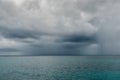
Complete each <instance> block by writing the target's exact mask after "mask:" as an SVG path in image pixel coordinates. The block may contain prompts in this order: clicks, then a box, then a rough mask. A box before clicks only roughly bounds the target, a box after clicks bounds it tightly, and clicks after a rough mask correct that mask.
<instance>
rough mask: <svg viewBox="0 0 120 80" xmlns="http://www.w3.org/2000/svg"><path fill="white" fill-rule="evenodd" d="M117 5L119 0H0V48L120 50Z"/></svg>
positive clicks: (85, 51)
mask: <svg viewBox="0 0 120 80" xmlns="http://www.w3.org/2000/svg"><path fill="white" fill-rule="evenodd" d="M119 5H120V1H119V0H116V1H114V0H62V1H61V0H20V1H18V0H0V52H1V53H2V55H3V52H8V54H9V55H10V54H11V52H13V53H16V55H18V54H17V53H19V55H106V54H112V55H113V54H119V52H120V51H119V50H118V49H119V46H120V44H119V40H120V38H119V25H120V24H119V21H120V16H119V14H120V11H119V7H120V6H119ZM115 36H116V37H115ZM113 46H114V48H113ZM9 51H10V53H9Z"/></svg>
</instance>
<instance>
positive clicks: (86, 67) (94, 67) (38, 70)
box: [0, 56, 120, 80]
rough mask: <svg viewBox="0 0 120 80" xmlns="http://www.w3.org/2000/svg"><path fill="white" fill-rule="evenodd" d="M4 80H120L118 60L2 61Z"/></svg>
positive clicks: (1, 79)
mask: <svg viewBox="0 0 120 80" xmlns="http://www.w3.org/2000/svg"><path fill="white" fill-rule="evenodd" d="M0 80H120V59H119V58H115V57H80V56H39V57H0Z"/></svg>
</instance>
